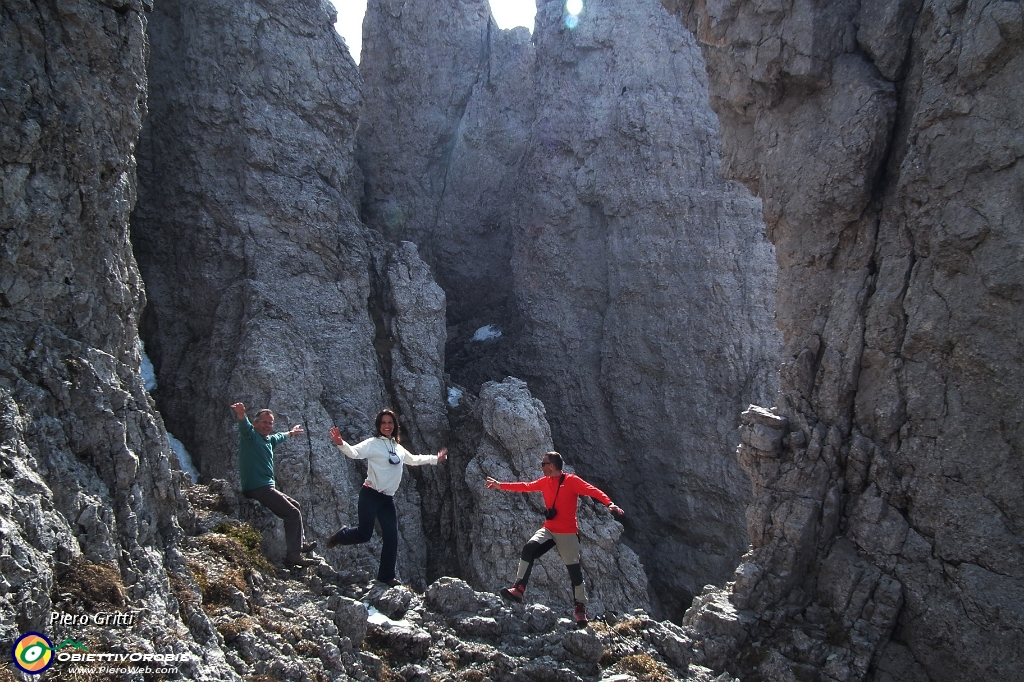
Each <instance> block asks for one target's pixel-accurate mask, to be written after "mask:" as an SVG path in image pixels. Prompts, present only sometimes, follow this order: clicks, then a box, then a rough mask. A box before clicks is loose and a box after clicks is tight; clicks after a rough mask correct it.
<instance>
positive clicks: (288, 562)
mask: <svg viewBox="0 0 1024 682" xmlns="http://www.w3.org/2000/svg"><path fill="white" fill-rule="evenodd" d="M315 563H316V562H315V561H313V560H312V559H307V558H306V557H304V556H302V555H301V554H289V555H288V556H286V557H285V558H284V565H285V566H286V567H288V568H306V567H307V566H312V565H314V564H315Z"/></svg>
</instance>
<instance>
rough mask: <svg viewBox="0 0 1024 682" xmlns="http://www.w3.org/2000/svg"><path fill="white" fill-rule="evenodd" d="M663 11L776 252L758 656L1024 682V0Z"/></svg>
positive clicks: (832, 669) (752, 433)
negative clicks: (773, 398)
mask: <svg viewBox="0 0 1024 682" xmlns="http://www.w3.org/2000/svg"><path fill="white" fill-rule="evenodd" d="M669 4H674V5H675V8H676V9H678V10H679V11H680V12H681V13H682V14H683V16H684V21H686V22H687V23H688V24H689V25H690V26H691V27H692V28H693V29H694V31H695V34H696V36H697V38H698V40H700V41H701V44H702V46H703V49H704V52H705V57H706V60H707V65H708V72H709V74H710V78H711V102H712V105H713V107H714V108H715V110H716V112H717V113H718V115H719V117H720V119H721V121H722V126H723V135H724V140H725V150H726V151H725V155H724V156H725V161H726V164H725V166H726V169H727V172H728V173H729V175H730V176H731V177H734V178H737V179H740V180H742V181H744V182H746V183H747V184H748V185H749V186H751V187H752V188H753V189H755V190H756V191H757V193H758V194H759V195H760V196H761V198H762V200H763V202H764V215H765V220H766V222H767V224H768V228H769V234H770V236H771V239H772V241H773V242H774V244H775V247H776V252H777V257H778V263H779V289H778V299H777V310H778V319H779V324H780V327H781V329H782V331H783V335H784V339H785V349H786V350H785V363H784V370H783V373H782V378H781V381H780V393H779V396H778V399H777V403H776V404H777V408H778V409H777V414H776V416H774V417H764V419H767V420H768V421H772V420H777V419H778V418H779V417H783V418H785V420H784V421H783V423H782V424H781V425H780V424H776V426H774V427H768V426H766V425H765V424H764V423H760V424H759V422H758V419H752V420H751V421H750V426H749V427H747V428H746V429H745V437H744V445H743V446H741V449H740V457H741V460H742V461H744V463H745V466H746V467H747V468H748V470H749V471H750V472H751V475H752V478H753V480H754V486H755V500H754V503H753V505H752V506H751V509H750V511H749V512H748V518H749V520H750V530H751V540H752V541H753V544H754V547H755V549H754V551H753V552H752V553H751V554H750V555H749V556H748V557H747V560H746V561H745V562H744V563H743V564H742V565H741V567H740V569H739V570H738V571H737V574H736V578H737V582H736V585H735V586H734V588H733V590H732V594H731V598H732V601H733V603H734V604H735V605H737V606H740V607H741V608H749V609H750V610H752V611H753V612H754V613H755V614H757V615H758V616H759V617H760V618H761V619H762V627H761V628H760V632H762V633H764V632H769V631H770V632H773V633H774V634H773V635H772V636H771V637H769V638H767V639H766V640H764V641H765V646H766V648H767V649H770V650H771V653H770V654H766V653H765V652H764V651H762V653H761V660H762V661H764V663H763V664H762V665H763V666H768V667H771V668H773V669H774V670H775V674H778V675H784V674H787V672H786V671H788V674H795V671H799V670H800V669H801V668H806V667H811V668H814V669H820V668H822V667H824V672H823V674H824V676H825V678H826V679H861V678H863V677H864V676H867V677H869V678H872V679H877V680H901V681H912V682H916V681H918V680H922V681H923V680H930V681H935V680H942V681H953V680H975V679H982V678H996V679H1016V678H1020V677H1021V676H1022V675H1024V661H1022V659H1021V656H1020V651H1021V647H1020V645H1021V642H1022V641H1024V615H1022V611H1021V608H1020V605H1021V604H1022V603H1024V600H1022V595H1024V573H1022V571H1021V566H1022V558H1024V557H1022V552H1024V550H1022V547H1024V545H1022V543H1021V532H1022V530H1021V529H1022V520H1024V493H1022V491H1024V469H1022V465H1021V452H1022V449H1024V441H1022V434H1024V431H1022V430H1021V410H1020V405H1021V399H1022V388H1021V387H1022V385H1024V384H1022V381H1021V379H1022V375H1024V363H1022V360H1021V358H1022V357H1024V356H1022V353H1021V350H1022V349H1021V340H1020V333H1019V330H1020V328H1021V323H1022V317H1021V305H1020V304H1021V300H1022V290H1021V282H1022V281H1024V267H1022V262H1024V259H1022V254H1024V247H1022V242H1021V234H1022V227H1024V226H1022V220H1024V218H1022V216H1024V210H1022V209H1024V205H1022V203H1024V195H1022V194H1021V187H1022V186H1024V177H1022V170H1021V167H1020V163H1019V159H1020V158H1021V156H1022V154H1024V116H1022V111H1024V108H1022V106H1021V104H1022V99H1021V98H1022V93H1024V90H1022V89H1021V87H1020V74H1021V73H1022V68H1024V61H1022V60H1024V57H1022V55H1021V46H1022V42H1024V19H1022V12H1021V5H1020V4H1019V3H1016V2H931V1H929V0H925V1H923V2H891V3H878V2H859V3H858V2H842V3H833V4H829V5H810V4H801V3H781V4H775V5H771V6H768V5H765V4H763V3H748V2H734V3H726V4H719V5H714V6H712V5H710V4H708V5H704V4H693V5H690V3H669ZM758 429H762V430H763V429H768V431H767V432H765V433H769V434H774V435H772V437H769V438H764V437H758V436H757V431H758ZM762 435H763V434H762ZM692 615H693V619H694V622H695V623H697V624H699V625H701V627H709V628H711V629H714V627H713V623H714V622H717V621H719V620H720V619H718V618H717V616H714V615H711V614H704V615H706V616H707V617H706V618H705V617H704V616H702V614H699V613H696V612H695V613H694V614H692ZM830 629H831V631H833V632H840V633H845V634H844V635H843V637H841V638H840V639H839V641H840V642H845V644H843V646H842V648H843V649H845V651H843V652H841V653H840V654H839V655H837V656H835V657H832V658H829V655H830V653H834V652H835V650H834V649H832V648H830V647H829V646H828V645H826V644H825V641H819V642H816V641H815V640H814V638H813V637H812V638H811V639H808V638H807V637H806V633H807V632H814V631H817V632H819V633H821V632H827V631H830ZM890 633H891V634H890ZM797 635H800V636H799V637H798V636H797ZM823 639H824V640H827V641H828V642H830V643H831V644H835V643H836V641H835V640H832V639H829V638H828V637H827V636H826V637H824V638H823ZM794 642H801V643H802V645H794ZM826 661H828V663H827V664H826ZM758 669H759V668H757V667H756V666H752V667H751V668H748V672H749V673H751V674H752V673H753V670H758ZM765 670H766V669H761V672H760V674H761V675H762V678H766V677H765Z"/></svg>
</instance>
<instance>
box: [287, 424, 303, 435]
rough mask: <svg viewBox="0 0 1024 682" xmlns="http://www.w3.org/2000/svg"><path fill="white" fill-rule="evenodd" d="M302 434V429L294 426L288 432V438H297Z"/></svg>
mask: <svg viewBox="0 0 1024 682" xmlns="http://www.w3.org/2000/svg"><path fill="white" fill-rule="evenodd" d="M303 433H305V431H303V430H302V427H301V426H299V425H298V424H296V425H295V426H293V427H292V428H291V430H289V431H288V437H289V438H291V437H292V436H299V435H302V434H303Z"/></svg>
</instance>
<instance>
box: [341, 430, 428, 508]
mask: <svg viewBox="0 0 1024 682" xmlns="http://www.w3.org/2000/svg"><path fill="white" fill-rule="evenodd" d="M337 448H338V449H339V450H341V453H342V454H343V455H345V456H346V457H348V458H349V459H365V460H366V464H367V471H366V483H368V484H369V485H370V487H371V488H373V489H374V490H376V491H377V492H379V493H384V494H385V495H394V494H395V493H396V492H397V491H398V484H399V483H401V482H402V469H403V467H404V465H405V464H408V465H409V466H423V465H424V464H437V455H414V454H412V453H411V452H409V451H408V450H406V449H405V448H403V447H402V446H401V444H400V443H396V442H395V440H394V439H393V438H382V437H380V436H376V437H374V438H367V439H366V440H364V441H363V442H362V443H357V444H356V445H349V444H348V443H344V444H342V445H338V446H337ZM392 452H394V453H395V454H397V455H398V457H399V459H400V460H401V461H400V462H399V463H398V464H392V463H391V462H390V461H389V458H390V456H391V453H392Z"/></svg>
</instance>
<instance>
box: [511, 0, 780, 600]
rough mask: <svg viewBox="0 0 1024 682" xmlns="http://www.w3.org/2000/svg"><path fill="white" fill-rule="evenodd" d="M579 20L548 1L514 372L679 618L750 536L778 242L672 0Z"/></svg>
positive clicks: (521, 220)
mask: <svg viewBox="0 0 1024 682" xmlns="http://www.w3.org/2000/svg"><path fill="white" fill-rule="evenodd" d="M568 19H570V18H569V16H568V15H567V14H566V12H565V9H564V4H563V3H560V2H547V3H541V4H540V5H539V6H538V13H537V20H536V29H535V37H534V40H535V42H536V48H537V57H536V60H537V68H536V71H535V83H534V91H535V93H536V94H535V96H536V98H537V101H538V105H537V119H536V124H535V126H534V128H533V130H532V134H531V138H530V144H529V154H528V157H527V159H526V163H525V164H524V169H523V172H522V174H521V179H520V183H521V190H520V191H521V196H522V197H523V199H524V200H523V201H520V202H519V204H518V205H517V213H516V216H517V220H518V229H517V231H516V232H515V233H514V234H515V236H514V251H513V272H514V274H515V297H516V302H517V305H518V309H519V311H520V314H521V316H522V320H523V322H522V324H523V330H522V334H521V337H520V339H519V343H518V347H517V348H516V351H515V363H516V367H517V376H519V377H521V378H523V379H525V380H526V381H527V383H528V384H529V385H530V387H531V390H532V392H533V393H534V394H535V395H537V397H539V398H540V399H541V400H542V401H543V402H544V405H545V406H546V408H547V410H548V414H549V420H550V422H551V426H552V431H553V433H554V441H555V446H556V448H558V449H560V450H562V451H563V452H564V453H565V454H566V455H567V456H568V457H569V461H570V462H571V463H572V464H574V465H575V466H576V467H577V468H578V469H579V470H580V471H581V472H584V475H586V476H588V477H590V478H591V479H593V480H594V481H595V482H596V483H598V484H599V485H603V486H606V487H608V488H609V489H610V490H612V491H613V492H614V494H615V496H616V498H617V499H620V500H621V502H620V504H625V505H626V507H627V509H628V510H629V512H630V515H629V517H627V519H626V521H625V523H626V524H627V527H628V529H629V537H630V538H631V539H632V541H633V542H634V543H635V545H636V547H637V550H638V552H639V553H640V555H641V557H642V558H643V561H644V565H645V567H646V569H647V571H648V575H649V577H650V579H651V594H652V599H653V600H654V601H655V603H660V604H661V605H662V606H663V607H664V609H665V610H664V613H665V615H672V616H678V615H680V614H681V613H682V611H683V610H684V609H685V608H686V607H687V606H688V605H689V602H690V599H691V597H692V595H694V594H696V593H697V592H699V591H700V589H701V587H702V586H703V585H704V584H706V583H708V582H721V581H722V580H724V579H725V578H726V577H727V576H728V575H729V574H730V572H731V570H732V568H733V567H734V566H733V565H732V564H735V563H736V560H737V558H738V557H739V555H740V554H742V553H743V552H744V551H745V550H746V544H747V543H746V538H745V533H744V531H743V518H742V510H743V508H744V506H745V504H746V502H747V500H748V498H749V487H748V486H749V484H748V482H747V481H746V479H745V477H744V476H743V474H742V472H741V471H740V470H739V468H738V467H737V466H736V463H735V462H734V461H732V460H731V458H729V457H725V456H724V454H723V453H725V452H728V449H729V448H728V447H727V444H729V443H732V442H733V441H734V440H735V438H736V436H735V434H736V416H737V415H738V413H739V411H740V410H742V408H743V407H745V406H746V401H750V400H756V399H757V398H758V397H759V396H763V395H770V389H771V388H772V386H773V374H772V373H773V371H774V369H775V365H774V362H775V350H776V345H775V344H776V343H777V339H776V336H775V332H774V329H773V323H772V313H773V308H772V296H771V292H772V289H773V288H774V286H775V280H774V268H773V266H772V250H771V247H770V245H769V244H768V243H767V241H766V240H765V238H764V235H763V225H762V224H761V222H760V220H759V218H758V210H759V207H758V202H757V201H756V200H754V199H752V198H751V197H750V195H749V194H748V192H747V191H746V190H745V189H744V188H743V187H741V186H739V185H738V184H736V183H731V182H727V181H725V180H724V179H723V178H722V177H721V175H720V174H719V170H718V164H719V158H718V153H719V152H718V141H717V139H718V130H717V126H716V122H715V118H714V114H713V113H712V111H711V110H710V108H709V107H708V105H707V90H706V79H705V74H704V71H703V64H702V60H701V55H700V51H699V48H698V47H697V45H696V43H695V42H694V40H693V39H692V37H691V36H690V35H689V34H688V33H687V32H686V31H685V30H682V27H680V26H678V25H674V22H672V21H671V17H669V16H668V15H667V13H666V12H665V10H664V8H663V7H661V6H660V5H659V4H658V3H656V2H650V3H648V2H633V3H618V2H604V1H595V2H589V3H585V7H584V11H583V13H582V14H580V16H579V17H578V24H577V25H576V27H575V28H570V27H569V24H567V23H566V22H567V20H568ZM720 447H725V448H726V449H724V450H719V449H718V448H720Z"/></svg>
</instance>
